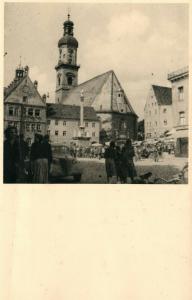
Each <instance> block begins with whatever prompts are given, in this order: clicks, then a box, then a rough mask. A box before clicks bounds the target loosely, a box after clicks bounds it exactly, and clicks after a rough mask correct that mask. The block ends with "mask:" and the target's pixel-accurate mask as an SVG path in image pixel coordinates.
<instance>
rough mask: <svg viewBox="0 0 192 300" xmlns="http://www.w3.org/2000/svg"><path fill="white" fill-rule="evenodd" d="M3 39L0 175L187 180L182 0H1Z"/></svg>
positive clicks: (49, 179) (52, 179)
mask: <svg viewBox="0 0 192 300" xmlns="http://www.w3.org/2000/svg"><path fill="white" fill-rule="evenodd" d="M45 7H46V9H45ZM30 15H31V17H29V16H30ZM30 18H31V20H33V22H29V19H30ZM16 40H17V43H16V44H15V41H16ZM4 41H5V43H4V183H52V184H55V183H59V184H62V183H82V184H91V183H95V184H106V183H111V184H116V183H117V184H183V183H188V131H189V130H188V102H189V96H188V79H189V67H188V6H187V5H185V4H128V3H124V4H123V3H121V4H100V5H97V4H85V3H84V4H70V6H69V5H67V4H65V3H57V4H53V3H49V4H43V3H41V4H40V3H36V4H35V3H33V4H32V3H14V4H10V3H6V4H5V33H4Z"/></svg>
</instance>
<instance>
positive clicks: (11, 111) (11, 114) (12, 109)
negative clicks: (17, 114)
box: [9, 107, 14, 116]
mask: <svg viewBox="0 0 192 300" xmlns="http://www.w3.org/2000/svg"><path fill="white" fill-rule="evenodd" d="M13 115H14V108H13V107H9V116H13Z"/></svg>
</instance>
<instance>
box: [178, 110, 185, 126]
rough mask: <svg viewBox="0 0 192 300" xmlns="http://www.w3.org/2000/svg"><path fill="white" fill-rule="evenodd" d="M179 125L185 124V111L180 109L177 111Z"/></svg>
mask: <svg viewBox="0 0 192 300" xmlns="http://www.w3.org/2000/svg"><path fill="white" fill-rule="evenodd" d="M179 125H185V112H184V111H181V112H180V113H179Z"/></svg>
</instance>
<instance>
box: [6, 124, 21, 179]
mask: <svg viewBox="0 0 192 300" xmlns="http://www.w3.org/2000/svg"><path fill="white" fill-rule="evenodd" d="M5 138H6V140H5V141H4V149H3V150H4V151H3V162H4V167H3V179H4V183H16V182H18V179H19V163H20V151H19V144H18V141H17V128H16V127H14V126H10V127H8V128H7V129H6V130H5Z"/></svg>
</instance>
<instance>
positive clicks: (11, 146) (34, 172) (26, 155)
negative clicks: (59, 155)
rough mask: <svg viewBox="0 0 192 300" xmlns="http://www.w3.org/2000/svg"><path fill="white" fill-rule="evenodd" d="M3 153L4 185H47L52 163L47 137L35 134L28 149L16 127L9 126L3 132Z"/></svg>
mask: <svg viewBox="0 0 192 300" xmlns="http://www.w3.org/2000/svg"><path fill="white" fill-rule="evenodd" d="M3 153H4V168H3V170H4V174H3V175H4V183H25V182H28V183H48V178H49V172H50V166H51V162H52V150H51V145H50V144H49V136H48V135H45V136H42V135H40V134H35V139H34V143H33V144H32V145H31V148H30V147H29V145H28V144H27V142H25V141H24V138H23V135H20V136H18V135H17V129H16V127H13V126H10V127H8V128H7V129H6V130H5V141H4V151H3ZM27 162H28V165H27Z"/></svg>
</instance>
